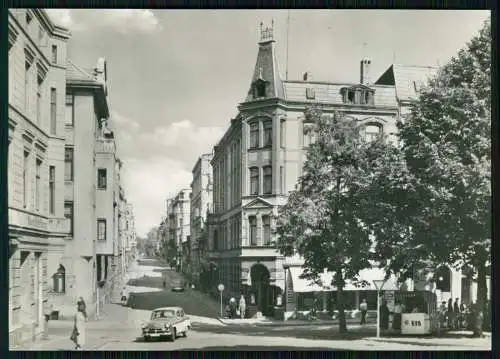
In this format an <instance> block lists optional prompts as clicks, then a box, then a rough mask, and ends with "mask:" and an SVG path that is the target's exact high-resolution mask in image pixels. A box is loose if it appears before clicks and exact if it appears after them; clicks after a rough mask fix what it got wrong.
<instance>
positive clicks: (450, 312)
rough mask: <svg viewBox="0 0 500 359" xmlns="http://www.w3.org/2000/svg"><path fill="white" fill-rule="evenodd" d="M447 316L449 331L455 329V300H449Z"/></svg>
mask: <svg viewBox="0 0 500 359" xmlns="http://www.w3.org/2000/svg"><path fill="white" fill-rule="evenodd" d="M446 314H447V316H448V323H447V324H448V330H452V329H453V322H454V315H453V314H454V313H453V299H451V298H450V299H448V311H447V313H446Z"/></svg>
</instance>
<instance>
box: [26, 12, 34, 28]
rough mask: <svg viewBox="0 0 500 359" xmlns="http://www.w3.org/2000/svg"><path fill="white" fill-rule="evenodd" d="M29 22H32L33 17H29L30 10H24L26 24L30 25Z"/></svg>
mask: <svg viewBox="0 0 500 359" xmlns="http://www.w3.org/2000/svg"><path fill="white" fill-rule="evenodd" d="M31 20H33V16H32V15H31V12H30V10H26V24H28V25H29V24H31Z"/></svg>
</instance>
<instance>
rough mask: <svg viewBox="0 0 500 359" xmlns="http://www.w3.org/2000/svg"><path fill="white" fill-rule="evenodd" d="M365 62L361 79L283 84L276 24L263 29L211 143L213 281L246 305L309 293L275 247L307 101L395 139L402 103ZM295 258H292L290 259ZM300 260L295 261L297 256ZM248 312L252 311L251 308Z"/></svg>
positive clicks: (300, 152) (299, 152)
mask: <svg viewBox="0 0 500 359" xmlns="http://www.w3.org/2000/svg"><path fill="white" fill-rule="evenodd" d="M370 65H371V64H370V60H369V59H363V60H361V63H360V72H361V73H360V82H359V83H330V82H321V81H313V80H312V78H311V74H309V73H306V74H304V78H303V81H284V80H283V79H282V77H281V75H280V73H279V68H278V61H277V57H276V53H275V41H274V39H273V28H266V29H263V30H262V29H261V41H260V42H259V45H258V54H257V61H256V65H255V69H254V72H253V76H252V78H251V81H250V87H249V91H248V94H247V96H246V98H245V100H244V101H243V102H242V103H241V104H240V105H239V106H238V109H239V113H238V115H237V116H236V118H234V119H232V120H231V124H230V127H229V129H228V130H227V131H226V133H225V134H224V135H223V137H222V139H221V140H220V141H219V143H218V144H217V145H216V146H215V148H214V156H213V160H212V167H213V173H214V189H213V195H214V199H213V210H212V211H211V213H210V215H209V226H210V229H209V233H210V234H209V258H210V261H211V266H210V268H211V275H210V277H211V280H210V286H211V288H212V290H213V291H216V286H217V284H218V283H223V284H224V285H225V287H226V291H225V295H226V296H228V297H230V296H238V297H239V295H240V294H245V295H246V296H247V303H249V305H250V308H252V309H251V310H253V311H260V312H262V313H263V314H264V315H270V314H271V313H272V308H273V307H274V305H275V304H276V297H277V295H278V294H281V293H283V291H284V288H285V269H284V265H285V267H290V268H289V269H287V276H288V278H289V279H288V280H287V282H288V281H292V282H293V284H291V285H292V286H293V290H294V291H295V292H307V291H311V288H310V286H309V283H308V282H307V281H306V280H303V279H300V278H299V275H300V271H301V268H300V265H301V264H302V263H303V262H302V263H290V264H288V263H287V260H285V258H283V257H282V256H281V255H279V253H278V252H277V250H276V249H275V234H274V233H273V232H274V228H275V223H274V219H273V216H275V215H277V213H278V207H279V206H281V205H284V204H285V203H286V201H287V194H288V192H289V191H292V190H293V189H294V187H295V185H296V183H297V179H298V177H299V176H300V175H301V171H302V164H303V162H304V160H305V154H306V150H307V147H308V145H309V144H310V143H311V141H313V140H314V139H313V138H310V137H309V136H307V135H305V134H304V128H305V127H306V126H308V125H309V124H308V123H307V122H305V119H304V111H305V110H306V108H307V107H308V106H310V105H312V104H317V105H321V106H322V108H323V111H324V112H325V113H327V114H328V113H333V112H334V111H342V112H343V113H344V114H345V115H346V116H350V117H353V118H355V119H356V120H357V121H359V122H360V123H361V124H364V125H365V126H364V130H363V131H364V135H365V136H366V138H367V139H368V140H370V139H371V138H373V137H375V136H378V135H380V134H381V133H385V134H388V135H389V138H390V139H391V140H393V141H394V140H395V137H394V133H395V131H396V120H397V118H398V117H399V107H398V103H397V99H396V93H395V87H394V86H386V85H375V84H373V83H372V81H371V78H370V77H371V76H370V75H371V74H370ZM295 262H297V261H295ZM299 262H300V261H299ZM292 269H293V270H292ZM251 314H253V313H251Z"/></svg>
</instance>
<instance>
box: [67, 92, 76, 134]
mask: <svg viewBox="0 0 500 359" xmlns="http://www.w3.org/2000/svg"><path fill="white" fill-rule="evenodd" d="M74 119H75V97H74V96H73V94H72V93H67V94H66V119H65V123H66V125H67V126H73V125H74Z"/></svg>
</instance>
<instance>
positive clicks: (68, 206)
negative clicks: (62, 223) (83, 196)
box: [64, 201, 74, 234]
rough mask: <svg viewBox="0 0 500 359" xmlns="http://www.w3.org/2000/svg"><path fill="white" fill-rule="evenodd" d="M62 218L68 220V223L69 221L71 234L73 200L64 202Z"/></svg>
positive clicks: (72, 226)
mask: <svg viewBox="0 0 500 359" xmlns="http://www.w3.org/2000/svg"><path fill="white" fill-rule="evenodd" d="M64 218H66V219H67V220H69V223H70V230H69V233H70V234H73V229H74V220H73V202H71V201H66V202H64Z"/></svg>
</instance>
